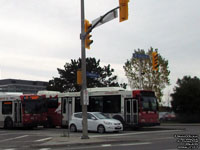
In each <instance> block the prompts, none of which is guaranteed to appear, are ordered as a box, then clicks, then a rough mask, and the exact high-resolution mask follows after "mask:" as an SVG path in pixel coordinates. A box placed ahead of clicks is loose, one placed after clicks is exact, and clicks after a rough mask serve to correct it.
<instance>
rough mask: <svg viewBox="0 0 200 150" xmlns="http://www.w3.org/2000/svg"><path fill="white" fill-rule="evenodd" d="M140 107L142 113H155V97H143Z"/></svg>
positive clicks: (156, 105)
mask: <svg viewBox="0 0 200 150" xmlns="http://www.w3.org/2000/svg"><path fill="white" fill-rule="evenodd" d="M142 107H143V110H144V111H157V108H158V104H157V99H156V98H155V97H149V96H143V97H142Z"/></svg>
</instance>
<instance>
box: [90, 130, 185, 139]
mask: <svg viewBox="0 0 200 150" xmlns="http://www.w3.org/2000/svg"><path fill="white" fill-rule="evenodd" d="M175 131H182V130H164V131H147V132H134V133H121V134H111V135H108V134H105V135H91V136H90V137H111V136H120V135H121V136H123V135H138V134H152V133H165V132H175Z"/></svg>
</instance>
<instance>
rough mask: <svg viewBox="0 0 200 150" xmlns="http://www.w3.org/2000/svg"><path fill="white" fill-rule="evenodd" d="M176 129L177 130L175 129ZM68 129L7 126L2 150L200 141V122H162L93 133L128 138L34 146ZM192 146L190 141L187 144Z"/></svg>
mask: <svg viewBox="0 0 200 150" xmlns="http://www.w3.org/2000/svg"><path fill="white" fill-rule="evenodd" d="M172 129H173V130H172ZM66 131H67V130H66V129H44V128H38V129H34V130H23V129H15V130H4V129H0V150H35V149H37V150H76V149H77V150H86V149H88V150H90V149H91V150H93V149H95V150H121V149H123V150H133V149H134V150H155V149H156V150H175V149H178V148H179V149H189V148H190V149H192V148H193V149H197V148H195V147H185V148H184V147H183V146H186V145H187V144H190V146H192V145H191V144H193V146H195V145H197V144H198V145H199V141H200V126H160V127H154V128H143V129H140V130H137V131H132V130H128V131H124V132H122V133H106V134H102V135H101V134H98V133H89V136H90V138H93V137H99V136H101V137H105V138H117V139H121V138H123V139H127V142H119V143H106V144H96V145H80V146H79V145H76V146H73V147H68V146H63V147H57V148H56V147H50V146H49V147H43V148H31V147H30V145H33V144H34V145H37V144H38V145H40V144H42V143H45V142H47V141H49V140H51V139H52V138H54V137H61V136H63V135H64V134H65V135H66V134H67V132H66ZM81 134H82V133H80V132H79V133H71V136H77V138H80V136H81ZM187 146H188V145H187Z"/></svg>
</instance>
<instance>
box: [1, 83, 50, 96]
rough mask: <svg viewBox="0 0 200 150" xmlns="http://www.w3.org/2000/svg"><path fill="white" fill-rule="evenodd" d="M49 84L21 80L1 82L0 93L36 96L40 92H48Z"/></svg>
mask: <svg viewBox="0 0 200 150" xmlns="http://www.w3.org/2000/svg"><path fill="white" fill-rule="evenodd" d="M47 85H48V82H44V81H31V80H19V79H3V80H0V92H22V93H24V94H36V93H37V92H38V91H40V90H46V87H47Z"/></svg>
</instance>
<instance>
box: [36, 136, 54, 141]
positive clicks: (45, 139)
mask: <svg viewBox="0 0 200 150" xmlns="http://www.w3.org/2000/svg"><path fill="white" fill-rule="evenodd" d="M51 139H52V137H48V138H44V139H39V140H36V141H35V142H44V141H49V140H51Z"/></svg>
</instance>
